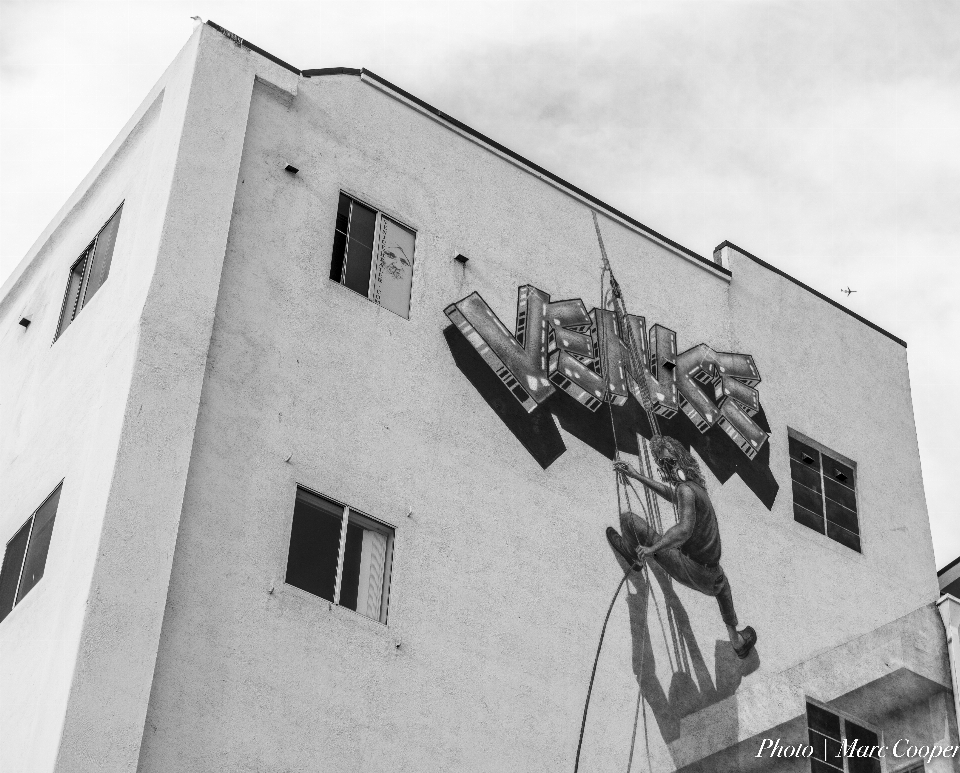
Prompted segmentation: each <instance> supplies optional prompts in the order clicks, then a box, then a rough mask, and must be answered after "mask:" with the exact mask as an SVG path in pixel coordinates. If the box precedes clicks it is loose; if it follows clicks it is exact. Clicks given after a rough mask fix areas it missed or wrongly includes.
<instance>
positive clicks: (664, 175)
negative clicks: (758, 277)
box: [0, 0, 960, 566]
mask: <svg viewBox="0 0 960 773" xmlns="http://www.w3.org/2000/svg"><path fill="white" fill-rule="evenodd" d="M0 9H2V17H0V57H2V59H0V111H2V112H0V281H3V279H5V278H6V276H7V275H8V274H9V273H10V271H12V269H13V268H14V266H16V265H17V263H19V261H20V259H21V258H22V257H23V256H24V254H25V253H26V252H27V250H28V249H29V248H30V246H31V244H32V243H33V241H34V239H36V238H37V236H39V234H40V232H41V231H42V230H43V228H44V226H45V225H46V224H47V222H48V221H49V220H50V219H51V218H52V217H53V216H54V215H55V213H56V212H57V210H59V208H60V207H61V205H62V204H63V203H64V201H65V200H66V198H67V197H68V196H69V194H70V193H71V191H72V190H73V189H74V188H75V187H76V185H77V184H78V183H79V182H80V181H81V179H82V178H83V176H84V175H85V174H86V173H87V172H88V171H89V169H90V168H91V167H92V166H93V164H94V162H95V161H96V159H97V158H98V157H99V156H100V154H101V153H102V152H103V151H104V150H105V149H106V148H107V146H108V144H109V143H110V141H111V140H112V139H113V137H114V136H115V135H116V134H117V132H118V131H119V130H120V128H121V127H122V126H123V125H124V123H125V122H126V120H127V119H128V117H129V116H130V115H131V114H132V113H133V111H134V109H135V108H136V106H137V105H138V104H139V103H140V101H141V100H142V99H143V97H144V96H145V95H146V93H147V91H148V90H149V89H150V87H151V86H152V85H153V83H154V82H155V81H156V80H157V78H158V77H159V76H160V74H161V73H162V72H163V70H164V68H165V66H166V65H167V64H168V63H169V61H170V60H171V59H173V57H174V56H175V55H176V53H177V52H178V51H179V49H180V48H181V47H182V46H183V44H184V43H185V41H186V39H187V38H188V36H189V35H190V33H191V32H192V30H193V26H194V22H192V21H190V16H192V15H200V16H202V17H203V18H204V19H213V20H214V21H216V22H218V23H219V24H221V25H222V26H224V27H226V28H227V29H230V30H232V31H233V32H236V33H237V34H239V35H240V36H241V37H244V38H247V39H249V40H251V41H252V42H253V43H255V44H257V45H259V46H260V47H261V48H264V49H266V50H267V51H269V52H271V53H272V54H274V55H276V56H279V57H280V58H281V59H284V60H286V61H288V62H291V63H292V64H293V65H295V66H297V67H300V68H303V69H308V68H316V67H333V66H341V65H343V66H350V67H367V68H369V69H371V70H373V71H374V72H376V73H377V74H379V75H381V76H383V77H385V78H387V79H388V80H390V81H392V82H394V83H396V84H397V85H398V86H401V87H402V88H404V89H406V90H407V91H410V92H412V93H414V94H416V95H417V96H419V97H421V98H423V99H425V100H426V101H428V102H430V103H431V104H433V105H435V106H436V107H438V108H440V109H441V110H443V111H444V112H447V113H449V114H451V115H453V116H455V117H457V118H459V119H460V120H462V121H464V122H465V123H467V124H468V125H470V126H472V127H474V128H475V129H478V130H479V131H481V132H483V133H485V134H487V135H488V136H490V137H493V138H494V139H496V140H499V141H500V142H502V143H503V144H505V145H507V146H508V147H510V148H512V149H514V150H516V151H518V152H519V153H521V154H522V155H524V156H526V157H528V158H530V159H531V160H533V161H535V162H537V163H539V164H540V165H542V166H544V167H546V168H548V169H550V170H551V171H553V172H556V173H557V174H559V175H560V176H561V177H563V178H565V179H567V180H569V181H571V182H572V183H574V184H575V185H578V186H579V187H581V188H584V189H586V190H588V191H590V192H591V193H593V194H594V195H596V196H598V197H599V198H601V199H603V200H604V201H606V202H608V203H610V204H612V205H613V206H615V207H617V208H619V209H622V210H623V211H625V212H627V213H629V214H630V215H632V216H634V217H636V218H637V219H639V220H640V221H641V222H643V223H645V224H646V225H648V226H650V227H651V228H654V229H655V230H657V231H659V232H661V233H663V234H665V235H667V236H669V237H670V238H672V239H674V240H675V241H678V242H680V243H681V244H683V245H685V246H687V247H689V248H690V249H693V250H695V251H696V252H698V253H700V254H701V255H710V253H711V252H712V250H713V247H714V246H715V245H717V244H718V243H719V242H721V241H723V240H724V239H729V240H730V241H732V242H735V243H736V244H738V245H739V246H741V247H743V248H744V249H746V250H749V251H750V252H752V253H754V254H755V255H758V256H760V257H761V258H763V259H764V260H766V261H768V262H770V263H773V264H774V265H776V266H778V267H779V268H781V269H783V270H784V271H786V272H787V273H789V274H791V275H793V276H795V277H797V278H799V279H800V280H802V281H804V282H806V283H807V284H809V285H811V286H812V287H814V288H816V289H818V290H820V291H821V292H823V293H825V294H826V295H828V296H830V297H832V298H834V299H836V300H838V301H841V302H843V303H845V304H847V305H848V306H849V307H850V308H851V309H853V310H854V311H856V312H857V313H859V314H861V315H863V316H865V317H867V318H868V319H870V320H872V321H874V322H876V323H877V324H879V325H880V326H882V327H884V328H885V329H887V330H889V331H891V332H892V333H894V334H895V335H897V336H899V337H901V338H904V339H906V340H907V342H908V343H909V350H908V354H909V362H910V377H911V384H912V389H913V399H914V405H915V410H916V418H917V426H918V432H919V438H920V452H921V458H922V462H923V470H924V480H925V484H926V490H927V503H928V507H929V510H930V517H931V521H932V524H933V535H934V547H935V549H936V554H937V564H938V566H942V565H943V564H945V563H946V562H948V561H949V560H952V559H953V558H955V557H956V556H957V555H958V554H960V504H958V503H957V495H956V493H951V492H952V488H951V487H952V485H953V484H952V483H950V481H951V480H952V479H953V476H954V475H957V474H958V472H960V450H958V437H957V435H958V429H960V426H958V425H960V422H958V417H957V411H956V410H955V409H953V408H951V405H952V404H953V399H954V397H955V396H956V393H957V385H956V382H957V380H958V377H960V365H958V363H957V360H956V359H955V357H956V354H957V352H958V351H960V303H958V302H957V299H956V294H957V290H958V288H960V2H955V1H954V0H929V1H927V0H903V1H902V2H892V3H887V2H882V1H881V0H866V1H865V2H829V1H828V0H817V1H813V0H793V1H792V2H774V1H771V0H762V1H761V0H755V1H750V0H714V1H712V2H686V1H685V0H681V1H677V0H672V1H669V2H652V1H647V2H643V1H640V0H634V1H633V2H624V3H604V2H585V1H583V0H578V2H565V1H564V0H553V1H552V2H548V3H530V2H490V1H489V0H488V1H485V2H456V0H445V2H400V1H398V2H369V1H368V2H363V3H348V2H343V1H342V0H340V1H339V2H336V3H332V2H326V1H325V0H312V1H311V2H282V1H281V0H272V1H271V2H264V1H263V0H257V1H256V2H226V1H224V2H204V1H203V0H190V1H187V2H182V1H181V0H154V1H153V2H137V1H136V0H113V1H112V2H87V1H86V0H75V1H74V2H43V1H42V0H27V1H26V2H10V0H0ZM848 284H849V285H850V286H851V287H853V288H854V289H856V290H857V291H858V292H857V293H856V294H854V295H852V296H851V297H850V298H849V299H847V298H846V297H845V296H842V295H841V294H840V292H839V290H840V288H841V287H846V286H847V285H848ZM947 354H949V355H950V356H949V357H948V356H947ZM761 397H762V387H761ZM864 403H865V408H866V407H867V406H868V405H869V389H868V388H866V387H865V393H864ZM882 418H883V417H877V420H878V421H882ZM841 450H842V449H841Z"/></svg>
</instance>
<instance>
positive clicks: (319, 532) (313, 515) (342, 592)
mask: <svg viewBox="0 0 960 773" xmlns="http://www.w3.org/2000/svg"><path fill="white" fill-rule="evenodd" d="M392 560H393V529H392V528H390V527H389V526H386V525H385V524H382V523H380V522H379V521H375V520H374V519H372V518H370V517H368V516H366V515H362V514H361V513H358V512H356V511H355V510H352V509H351V508H349V507H345V506H344V505H341V504H338V503H337V502H333V501H332V500H329V499H327V498H326V497H322V496H319V495H317V494H314V493H312V492H310V491H307V490H305V489H302V488H298V489H297V501H296V504H295V505H294V509H293V528H292V529H291V532H290V550H289V552H288V554H287V573H286V577H285V578H284V581H285V582H286V583H287V584H288V585H295V586H296V587H298V588H302V589H303V590H305V591H308V592H309V593H312V594H314V595H315V596H319V597H320V598H323V599H326V600H327V601H331V602H333V603H334V604H339V605H340V606H343V607H347V608H348V609H352V610H353V611H354V612H359V613H360V614H361V615H364V616H366V617H369V618H372V619H374V620H379V621H380V622H381V623H386V622H387V600H388V598H389V592H390V568H391V564H392Z"/></svg>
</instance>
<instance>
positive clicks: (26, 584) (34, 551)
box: [17, 486, 60, 603]
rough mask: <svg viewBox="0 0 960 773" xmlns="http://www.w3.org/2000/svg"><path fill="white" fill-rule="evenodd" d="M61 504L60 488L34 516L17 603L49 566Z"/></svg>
mask: <svg viewBox="0 0 960 773" xmlns="http://www.w3.org/2000/svg"><path fill="white" fill-rule="evenodd" d="M59 503H60V486H57V488H56V490H55V491H54V492H53V493H52V494H51V495H50V496H49V497H47V501H46V502H44V503H43V504H42V505H40V509H38V510H37V512H36V514H35V515H34V516H33V531H32V532H31V533H30V544H29V545H28V546H27V557H26V559H24V562H23V575H22V576H21V577H20V590H19V591H18V592H17V602H18V603H19V601H20V599H22V598H23V597H24V596H26V595H27V593H29V592H30V590H31V589H32V588H33V586H34V585H36V584H37V583H38V582H40V578H41V577H43V570H44V568H45V567H46V565H47V551H48V550H49V549H50V537H51V536H52V535H53V520H54V518H56V517H57V505H58V504H59Z"/></svg>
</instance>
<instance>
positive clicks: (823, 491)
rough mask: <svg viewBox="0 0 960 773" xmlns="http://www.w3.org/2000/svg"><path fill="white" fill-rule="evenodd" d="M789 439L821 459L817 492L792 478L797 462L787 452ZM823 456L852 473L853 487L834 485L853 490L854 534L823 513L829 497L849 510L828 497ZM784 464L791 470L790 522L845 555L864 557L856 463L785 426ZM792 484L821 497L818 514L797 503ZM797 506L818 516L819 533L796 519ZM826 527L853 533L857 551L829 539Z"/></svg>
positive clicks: (858, 472) (858, 470)
mask: <svg viewBox="0 0 960 773" xmlns="http://www.w3.org/2000/svg"><path fill="white" fill-rule="evenodd" d="M790 440H796V441H798V442H800V443H802V444H804V445H807V446H810V447H811V449H813V450H814V451H816V452H817V453H818V454H819V455H820V457H821V458H820V460H819V462H818V475H819V480H820V490H819V491H816V490H814V489H811V488H810V487H809V486H808V485H806V484H805V483H804V482H802V481H800V480H798V479H797V478H795V477H794V473H793V469H792V468H793V464H792V463H793V462H794V461H796V460H795V459H794V458H793V455H792V453H791V451H790ZM823 456H827V457H828V458H830V459H832V460H834V461H836V462H839V463H840V464H842V465H844V466H845V467H848V468H849V469H850V471H851V472H852V474H853V484H852V485H849V484H844V483H837V484H836V485H838V486H846V488H848V489H850V490H851V491H852V493H853V501H854V507H855V510H852V511H850V512H852V513H853V515H854V516H855V517H856V523H857V531H856V532H853V531H852V530H851V529H849V528H846V527H844V526H842V525H841V524H840V523H837V522H836V521H831V520H829V519H828V518H827V512H826V511H827V499H828V498H829V499H830V501H831V502H833V503H835V504H836V505H838V506H839V507H841V508H842V509H844V510H849V508H848V507H845V506H844V505H843V504H842V503H840V502H839V501H837V500H836V499H835V498H832V497H828V496H827V488H826V483H825V482H826V480H831V481H832V480H833V479H832V478H829V477H828V476H827V475H826V473H825V471H824V468H823ZM787 465H788V467H789V468H790V496H791V506H792V507H791V515H792V516H793V521H794V523H796V524H799V525H800V526H802V527H803V528H804V530H805V531H812V532H815V533H817V534H820V535H821V536H822V537H825V538H826V539H829V540H830V541H831V542H834V543H836V544H837V545H839V546H840V547H842V548H844V549H845V550H844V552H845V553H846V552H847V551H849V552H851V553H854V554H856V555H860V556H862V555H864V542H865V541H866V540H865V539H864V535H863V519H862V518H861V515H862V509H861V506H860V469H859V465H858V464H857V462H855V461H854V460H853V459H850V458H849V457H848V456H845V455H844V454H841V453H838V452H837V451H834V450H833V449H832V448H829V447H828V446H825V445H824V444H823V443H820V442H818V441H816V440H814V439H813V438H811V437H809V436H808V435H805V434H803V433H802V432H800V431H798V430H796V429H794V428H793V427H789V426H788V427H787ZM794 484H796V485H798V486H801V487H803V488H804V489H807V490H809V491H811V492H813V493H814V494H816V495H817V496H819V498H820V500H821V502H820V512H819V513H816V512H814V511H813V510H812V509H811V508H809V507H807V506H806V505H804V504H802V503H800V502H798V501H797V498H796V496H795V495H794V491H793V487H794ZM797 507H799V508H801V509H802V510H805V511H807V512H809V513H810V514H811V515H816V516H818V517H819V518H820V520H821V522H822V525H823V531H821V530H820V529H816V528H814V527H812V526H810V525H809V524H807V523H804V522H803V521H801V520H800V519H798V518H797V516H796V508H797ZM828 524H833V525H834V526H836V527H837V528H839V529H844V530H845V531H848V532H850V533H851V534H853V536H855V537H856V538H857V541H858V544H859V550H858V549H856V548H854V547H852V546H850V545H848V544H846V543H845V542H842V541H841V540H839V539H837V538H836V537H833V536H831V535H830V533H829V529H828Z"/></svg>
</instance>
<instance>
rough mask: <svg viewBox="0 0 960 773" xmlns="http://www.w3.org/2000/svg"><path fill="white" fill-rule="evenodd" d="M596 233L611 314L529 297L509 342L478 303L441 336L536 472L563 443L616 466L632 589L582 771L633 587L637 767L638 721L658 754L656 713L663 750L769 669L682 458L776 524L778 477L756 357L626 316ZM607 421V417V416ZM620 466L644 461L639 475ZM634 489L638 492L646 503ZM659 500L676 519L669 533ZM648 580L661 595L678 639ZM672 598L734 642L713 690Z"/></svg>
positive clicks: (695, 474) (537, 293)
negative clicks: (702, 607) (703, 612)
mask: <svg viewBox="0 0 960 773" xmlns="http://www.w3.org/2000/svg"><path fill="white" fill-rule="evenodd" d="M594 225H595V227H596V230H597V238H598V241H599V244H600V251H601V254H602V257H603V277H602V281H601V284H602V285H603V286H604V287H605V288H608V289H607V290H606V292H604V294H603V305H604V307H605V308H602V309H601V308H593V309H590V310H589V311H588V310H587V307H586V306H585V305H584V303H583V301H582V300H580V299H579V298H575V299H567V300H561V301H554V300H552V299H551V297H550V295H549V294H548V293H546V292H544V291H543V290H541V289H539V288H537V287H534V286H532V285H523V286H521V287H520V288H519V289H518V295H517V317H516V324H515V328H514V332H511V331H510V330H509V329H508V328H507V327H506V325H504V324H503V322H502V321H501V320H500V319H499V318H498V316H497V315H496V314H495V313H494V312H493V310H492V309H491V308H490V307H489V306H488V305H487V303H486V302H485V301H484V299H483V298H482V297H481V296H480V295H479V293H476V292H474V293H471V294H470V295H468V296H466V297H465V298H463V299H461V300H459V301H457V302H456V303H452V304H450V305H449V306H448V307H447V308H446V309H445V310H444V312H445V314H446V316H447V317H448V319H449V320H450V322H451V323H452V324H451V326H450V327H449V328H447V330H446V331H445V332H444V335H445V337H446V339H447V343H448V345H449V347H450V350H451V353H452V354H453V357H454V361H455V362H456V364H457V366H458V367H459V368H460V370H461V371H462V372H463V373H464V375H466V376H467V378H468V379H469V380H470V381H471V383H472V384H473V385H474V386H475V387H476V389H477V390H478V391H479V392H480V394H481V395H483V397H484V399H485V400H486V401H487V403H488V404H489V405H490V407H491V408H492V409H493V410H494V411H495V412H496V413H497V415H498V416H499V417H500V418H501V420H502V421H503V422H504V424H505V425H506V426H507V427H509V428H510V430H511V432H513V434H514V436H515V437H516V438H517V439H518V440H519V441H520V442H521V443H522V444H523V446H524V447H525V448H526V449H527V450H528V451H529V452H530V453H531V454H532V455H533V457H534V458H535V459H536V460H537V462H538V463H539V464H540V465H541V466H542V467H544V468H546V467H548V466H549V465H550V464H552V463H553V461H555V460H556V459H557V458H558V457H559V456H560V455H561V454H562V453H563V452H564V450H565V445H564V442H563V439H562V437H561V435H560V432H559V429H560V428H562V429H564V430H566V431H568V432H570V433H571V434H573V435H575V436H576V437H578V438H580V439H581V440H583V441H584V442H586V443H587V444H589V445H590V446H591V447H593V448H595V449H596V450H598V451H599V452H601V453H603V454H604V455H605V456H607V457H608V458H610V459H612V460H613V461H614V465H613V469H614V471H615V473H616V485H617V501H618V513H619V526H620V530H619V531H618V530H617V529H616V528H615V527H613V526H610V527H608V528H607V530H606V537H607V540H608V542H609V544H610V546H611V548H612V549H613V551H614V554H615V555H616V556H617V560H618V561H619V562H620V564H621V568H622V569H623V577H622V579H621V580H620V583H619V585H618V586H617V588H616V590H615V592H614V595H613V598H612V599H611V601H610V606H609V608H608V609H607V613H606V617H605V618H604V621H603V625H602V628H601V632H600V640H599V642H598V644H597V652H596V657H595V659H594V664H593V671H592V673H591V676H590V683H589V687H588V688H587V696H586V702H585V704H584V708H583V720H582V723H581V728H580V741H579V743H578V746H577V753H576V764H575V767H574V769H575V771H576V770H577V769H578V768H579V763H580V756H581V749H582V746H583V740H584V730H585V728H586V723H587V714H588V710H589V705H590V697H591V694H592V692H593V687H594V679H595V677H596V672H597V664H598V663H599V660H600V652H601V649H602V647H603V640H604V636H605V634H606V630H607V624H608V622H609V620H610V616H611V612H612V611H613V608H614V606H615V604H616V601H617V599H618V598H619V596H620V592H621V590H622V588H623V587H624V586H625V585H626V587H627V589H628V591H627V608H628V611H629V618H630V627H631V633H632V637H633V642H634V656H633V660H634V663H633V666H634V673H635V674H636V677H637V684H638V687H639V694H638V697H637V716H635V718H634V727H633V740H632V742H631V751H630V762H631V764H632V760H633V750H634V748H635V744H636V740H637V732H638V722H639V719H640V718H641V716H642V718H643V737H644V739H645V743H644V745H645V746H646V749H647V754H648V755H649V751H650V748H649V743H648V742H647V741H646V739H647V732H646V706H647V705H649V706H650V707H651V710H652V711H653V714H654V719H655V720H656V722H657V724H658V726H659V729H660V731H661V736H662V737H663V739H664V740H665V741H666V742H667V743H668V744H669V743H670V742H671V741H673V740H675V739H676V738H677V737H678V736H679V728H680V720H681V719H682V718H683V717H684V716H686V715H687V714H689V713H691V712H693V711H696V710H699V709H701V708H704V707H705V706H708V705H710V704H711V703H714V702H716V701H718V700H721V699H723V698H727V697H731V696H732V695H733V694H734V693H735V691H736V689H737V686H738V685H739V684H740V680H741V679H742V678H743V676H744V675H745V674H748V673H750V672H751V671H753V670H755V669H756V668H757V666H758V665H759V657H758V655H757V652H756V643H757V633H756V631H755V630H754V629H753V628H752V627H751V626H749V625H748V626H746V627H744V628H742V629H738V625H739V620H738V618H737V613H736V609H735V607H734V599H733V591H732V589H731V585H730V581H729V579H728V577H727V575H726V573H725V572H724V570H723V567H722V566H721V563H720V562H721V555H722V546H721V539H720V528H719V524H718V521H717V514H716V511H715V510H714V506H713V503H712V502H711V500H710V496H709V494H708V492H707V489H706V484H705V480H704V477H703V473H702V472H701V469H700V465H699V463H698V462H697V459H696V457H695V456H694V455H693V454H692V453H691V452H690V451H689V450H688V448H694V449H696V451H697V453H698V455H699V456H700V458H701V459H703V461H704V463H705V464H706V465H707V466H708V467H709V469H710V470H711V471H712V472H713V473H714V474H715V475H716V477H717V478H718V479H719V480H720V482H721V483H723V482H725V481H726V480H727V479H728V478H729V477H730V476H731V475H732V474H733V473H737V474H739V475H740V476H741V478H742V479H743V480H744V482H745V483H746V484H747V486H748V487H749V488H750V489H751V490H752V491H753V492H754V493H755V494H756V495H757V497H758V498H759V499H760V501H761V502H762V503H763V504H764V505H765V506H766V507H767V508H768V509H769V508H771V507H772V505H773V502H774V500H775V498H776V495H777V491H778V488H779V487H778V485H777V483H776V480H775V479H774V478H773V475H772V473H771V472H770V467H769V444H768V442H767V441H768V439H769V436H770V428H769V426H768V425H767V423H766V419H765V417H764V415H763V409H762V407H761V404H760V397H759V392H758V391H757V386H758V385H759V383H760V372H759V370H758V369H757V366H756V363H755V362H754V359H753V357H751V356H750V355H749V354H742V353H737V352H723V351H717V350H715V349H714V348H712V347H711V346H710V345H708V344H706V343H700V344H697V345H696V346H693V347H690V348H688V349H685V350H683V351H680V350H679V348H678V345H677V333H676V332H675V331H673V330H670V329H669V328H667V327H665V326H662V325H659V324H653V325H651V326H649V327H648V325H647V321H646V319H645V318H644V317H642V316H637V315H633V314H629V313H628V312H627V309H626V305H625V303H624V299H623V295H622V292H621V290H620V286H619V284H618V283H617V280H616V278H615V277H614V275H613V271H612V269H611V268H610V264H609V261H608V259H607V255H606V251H605V249H604V246H603V238H602V236H601V234H600V227H599V223H598V221H597V217H596V214H595V213H594ZM601 408H603V411H602V414H608V415H600V414H599V413H598V412H600V410H601ZM622 454H624V455H634V456H636V458H637V465H636V466H634V465H632V464H630V463H628V462H626V461H624V460H622V458H621V455H622ZM654 469H656V471H657V473H658V477H659V479H657V478H656V477H655V476H654ZM631 481H636V482H637V483H639V484H640V492H639V493H638V491H637V489H636V488H635V487H634V485H633V483H632V482H631ZM631 492H632V493H633V495H634V497H633V498H634V499H635V502H631V496H630V495H631ZM661 501H666V502H668V503H669V504H670V506H671V508H672V510H673V516H674V518H673V521H672V522H671V523H669V524H668V527H666V528H665V526H664V519H663V518H662V517H661V513H660V504H659V503H660V502H661ZM631 578H632V583H631V584H630V585H628V584H627V580H628V579H631ZM652 579H655V580H656V581H657V583H658V584H659V587H660V593H659V595H660V596H661V598H662V600H663V605H664V610H665V612H666V617H667V626H668V627H669V638H668V636H667V629H666V627H665V626H664V621H663V619H662V617H661V615H660V611H659V608H658V607H657V600H656V598H657V596H656V594H654V592H653V585H654V584H653V582H652ZM673 583H678V584H679V585H682V586H684V587H685V588H688V589H690V590H692V591H695V592H697V593H700V594H703V595H706V596H709V597H712V598H715V599H716V600H717V605H718V608H719V613H720V618H721V620H722V621H723V624H724V626H725V628H726V636H727V641H723V640H719V641H718V642H717V647H716V652H715V667H714V676H713V677H711V674H710V670H709V669H708V668H707V665H706V663H705V661H704V658H703V656H702V654H701V649H700V646H699V645H698V643H697V641H696V639H695V637H694V636H693V632H692V629H691V627H690V623H689V619H688V616H687V613H686V611H685V610H684V608H683V605H682V603H681V602H680V597H679V596H678V594H677V592H676V591H675V589H674V585H673ZM631 588H632V589H633V592H631ZM650 601H652V602H653V604H654V607H655V608H657V616H658V618H660V625H661V628H662V629H663V634H664V636H663V638H664V642H665V643H667V642H668V641H670V642H672V645H673V646H672V647H671V646H670V645H669V644H668V646H667V649H666V655H667V658H668V659H669V661H670V664H669V665H670V667H671V671H672V679H671V680H670V684H669V687H668V688H667V689H664V687H663V686H662V685H661V683H660V681H659V678H658V673H657V669H656V663H655V657H654V651H653V647H652V639H651V630H650V620H649V618H648V615H647V612H648V610H649V602H650ZM628 769H629V766H628Z"/></svg>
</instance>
